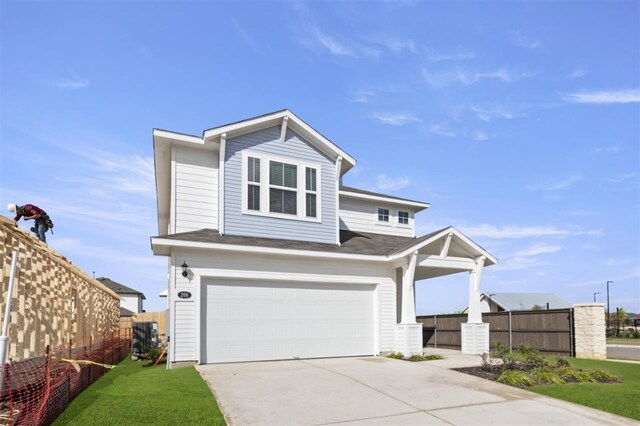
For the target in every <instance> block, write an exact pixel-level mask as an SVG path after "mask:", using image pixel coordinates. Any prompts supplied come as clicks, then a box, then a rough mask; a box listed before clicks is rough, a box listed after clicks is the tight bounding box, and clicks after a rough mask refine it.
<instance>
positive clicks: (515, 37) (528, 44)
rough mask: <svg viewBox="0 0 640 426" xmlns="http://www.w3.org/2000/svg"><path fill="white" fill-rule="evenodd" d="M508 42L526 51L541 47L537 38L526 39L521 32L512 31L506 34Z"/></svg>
mask: <svg viewBox="0 0 640 426" xmlns="http://www.w3.org/2000/svg"><path fill="white" fill-rule="evenodd" d="M508 38H509V40H510V41H511V42H512V43H513V44H515V45H516V46H520V47H524V48H526V49H536V48H538V47H542V41H541V40H540V39H539V38H534V37H527V36H525V35H523V34H522V32H521V31H512V32H510V33H509V34H508Z"/></svg>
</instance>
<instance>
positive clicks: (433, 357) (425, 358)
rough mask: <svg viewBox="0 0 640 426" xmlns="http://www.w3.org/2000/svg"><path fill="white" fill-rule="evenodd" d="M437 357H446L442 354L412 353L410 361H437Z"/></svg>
mask: <svg viewBox="0 0 640 426" xmlns="http://www.w3.org/2000/svg"><path fill="white" fill-rule="evenodd" d="M437 359H444V358H443V357H442V356H440V355H437V354H431V355H418V354H415V355H411V357H410V358H409V360H410V361H435V360H437Z"/></svg>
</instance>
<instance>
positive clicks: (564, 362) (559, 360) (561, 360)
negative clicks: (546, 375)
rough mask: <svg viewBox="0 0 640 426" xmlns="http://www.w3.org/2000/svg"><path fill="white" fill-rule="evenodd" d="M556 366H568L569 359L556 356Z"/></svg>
mask: <svg viewBox="0 0 640 426" xmlns="http://www.w3.org/2000/svg"><path fill="white" fill-rule="evenodd" d="M558 367H569V361H567V359H566V358H560V357H557V358H556V368H558Z"/></svg>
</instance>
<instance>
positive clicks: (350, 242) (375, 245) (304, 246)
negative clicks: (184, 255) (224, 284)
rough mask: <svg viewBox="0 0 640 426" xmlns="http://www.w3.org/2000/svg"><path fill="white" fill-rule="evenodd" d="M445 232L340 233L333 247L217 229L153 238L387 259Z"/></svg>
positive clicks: (342, 231) (343, 231) (341, 231)
mask: <svg viewBox="0 0 640 426" xmlns="http://www.w3.org/2000/svg"><path fill="white" fill-rule="evenodd" d="M445 229H448V228H443V229H440V230H438V231H435V232H432V233H430V234H427V235H423V236H421V237H419V238H412V237H399V236H396V235H382V234H371V233H367V232H353V231H346V230H340V244H341V245H339V246H338V245H336V244H326V243H314V242H307V241H293V240H279V239H275V238H256V237H242V236H238V235H220V233H219V232H218V231H217V230H216V229H201V230H198V231H190V232H182V233H179V234H172V235H165V236H161V237H156V238H162V239H167V240H180V241H193V242H201V243H216V244H230V245H245V246H257V247H270V248H279V249H290V250H310V251H322V252H327V253H342V254H362V255H370V256H389V255H392V254H395V253H400V252H402V251H404V250H406V249H408V248H411V247H412V246H414V245H416V244H418V243H420V242H422V241H424V240H427V239H429V238H431V237H432V236H434V235H436V234H438V233H440V232H442V231H444V230H445Z"/></svg>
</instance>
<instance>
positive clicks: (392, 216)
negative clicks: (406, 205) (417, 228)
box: [373, 204, 414, 229]
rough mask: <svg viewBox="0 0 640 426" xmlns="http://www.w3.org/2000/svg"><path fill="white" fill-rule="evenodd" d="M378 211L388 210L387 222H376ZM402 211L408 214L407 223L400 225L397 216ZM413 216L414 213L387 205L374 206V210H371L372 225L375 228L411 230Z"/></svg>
mask: <svg viewBox="0 0 640 426" xmlns="http://www.w3.org/2000/svg"><path fill="white" fill-rule="evenodd" d="M378 209H387V210H389V222H382V221H380V220H378ZM399 211H402V212H407V213H409V223H407V224H404V223H400V222H399V220H400V218H399V216H398V212H399ZM413 216H414V212H413V211H412V210H411V209H399V208H394V207H392V206H389V205H380V204H378V205H375V206H374V210H373V223H374V224H375V225H377V226H388V227H391V228H404V229H413Z"/></svg>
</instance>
